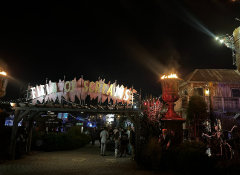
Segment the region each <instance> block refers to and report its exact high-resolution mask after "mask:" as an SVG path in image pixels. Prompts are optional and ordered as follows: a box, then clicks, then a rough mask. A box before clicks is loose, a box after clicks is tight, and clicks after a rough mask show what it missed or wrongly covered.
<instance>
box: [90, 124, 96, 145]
mask: <svg viewBox="0 0 240 175" xmlns="http://www.w3.org/2000/svg"><path fill="white" fill-rule="evenodd" d="M96 135H97V133H96V129H95V128H93V130H92V132H91V138H92V146H93V145H94V144H95V140H96Z"/></svg>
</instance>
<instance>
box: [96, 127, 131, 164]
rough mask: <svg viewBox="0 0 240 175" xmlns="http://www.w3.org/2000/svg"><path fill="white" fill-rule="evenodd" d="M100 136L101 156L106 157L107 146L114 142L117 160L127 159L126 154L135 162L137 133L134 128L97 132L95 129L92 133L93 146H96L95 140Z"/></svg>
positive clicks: (100, 130) (105, 129)
mask: <svg viewBox="0 0 240 175" xmlns="http://www.w3.org/2000/svg"><path fill="white" fill-rule="evenodd" d="M97 135H99V136H100V137H99V143H100V146H99V148H101V156H106V154H105V152H106V145H107V143H108V141H109V140H114V142H115V158H117V157H123V156H124V157H126V154H128V155H131V160H134V157H135V154H134V150H135V149H134V147H135V132H134V127H132V128H129V129H128V130H127V129H122V128H120V127H119V128H118V129H117V128H116V127H115V128H114V129H112V128H109V129H108V130H107V128H106V127H103V128H100V129H99V131H98V132H97V131H96V129H95V128H94V129H93V130H92V132H91V137H92V146H93V145H94V144H95V140H96V138H97Z"/></svg>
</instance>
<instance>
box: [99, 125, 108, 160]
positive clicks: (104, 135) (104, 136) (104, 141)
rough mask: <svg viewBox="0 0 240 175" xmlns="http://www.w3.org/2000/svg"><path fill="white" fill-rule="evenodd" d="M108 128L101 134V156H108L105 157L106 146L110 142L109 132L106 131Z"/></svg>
mask: <svg viewBox="0 0 240 175" xmlns="http://www.w3.org/2000/svg"><path fill="white" fill-rule="evenodd" d="M106 129H107V128H106V127H104V128H103V131H102V132H101V134H100V137H101V156H106V155H105V150H106V144H107V140H108V136H109V135H108V132H107V131H106Z"/></svg>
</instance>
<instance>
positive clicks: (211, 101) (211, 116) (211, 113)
mask: <svg viewBox="0 0 240 175" xmlns="http://www.w3.org/2000/svg"><path fill="white" fill-rule="evenodd" d="M209 97H210V101H209V102H210V120H211V131H214V113H213V82H209Z"/></svg>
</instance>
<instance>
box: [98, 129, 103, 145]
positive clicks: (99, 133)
mask: <svg viewBox="0 0 240 175" xmlns="http://www.w3.org/2000/svg"><path fill="white" fill-rule="evenodd" d="M102 131H103V128H101V129H100V130H99V131H98V137H99V144H100V145H99V148H101V137H100V135H101V132H102Z"/></svg>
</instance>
